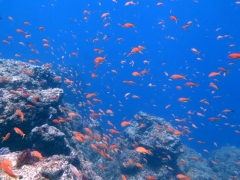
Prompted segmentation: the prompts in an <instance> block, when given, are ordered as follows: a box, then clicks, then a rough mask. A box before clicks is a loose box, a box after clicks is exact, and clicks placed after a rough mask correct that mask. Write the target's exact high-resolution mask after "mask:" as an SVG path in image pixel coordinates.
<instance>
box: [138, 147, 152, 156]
mask: <svg viewBox="0 0 240 180" xmlns="http://www.w3.org/2000/svg"><path fill="white" fill-rule="evenodd" d="M135 151H137V152H140V153H143V154H149V155H152V152H151V151H150V150H147V149H145V148H144V147H140V146H139V147H137V148H136V149H135Z"/></svg>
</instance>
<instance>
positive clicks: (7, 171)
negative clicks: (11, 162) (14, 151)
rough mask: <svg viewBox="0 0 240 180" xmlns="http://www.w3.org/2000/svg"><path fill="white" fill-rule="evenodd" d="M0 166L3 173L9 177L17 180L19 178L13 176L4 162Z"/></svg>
mask: <svg viewBox="0 0 240 180" xmlns="http://www.w3.org/2000/svg"><path fill="white" fill-rule="evenodd" d="M0 164H1V167H2V170H3V171H4V172H5V173H7V174H8V175H9V176H10V177H13V178H19V176H18V175H16V174H14V173H13V172H12V170H11V169H10V168H9V167H8V165H7V164H6V163H5V162H1V163H0Z"/></svg>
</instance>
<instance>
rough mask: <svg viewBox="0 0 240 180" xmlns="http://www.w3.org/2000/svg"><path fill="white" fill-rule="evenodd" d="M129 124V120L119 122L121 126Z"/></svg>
mask: <svg viewBox="0 0 240 180" xmlns="http://www.w3.org/2000/svg"><path fill="white" fill-rule="evenodd" d="M130 124H131V122H128V121H123V122H122V123H121V126H122V127H125V126H127V125H130Z"/></svg>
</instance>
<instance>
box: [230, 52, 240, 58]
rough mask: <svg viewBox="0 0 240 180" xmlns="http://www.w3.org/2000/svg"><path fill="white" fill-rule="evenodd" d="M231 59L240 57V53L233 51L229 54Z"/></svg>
mask: <svg viewBox="0 0 240 180" xmlns="http://www.w3.org/2000/svg"><path fill="white" fill-rule="evenodd" d="M228 57H229V58H231V59H240V53H232V54H229V55H228Z"/></svg>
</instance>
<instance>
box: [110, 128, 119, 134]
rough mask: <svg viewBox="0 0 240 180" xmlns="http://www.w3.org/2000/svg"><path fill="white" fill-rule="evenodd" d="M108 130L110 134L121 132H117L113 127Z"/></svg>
mask: <svg viewBox="0 0 240 180" xmlns="http://www.w3.org/2000/svg"><path fill="white" fill-rule="evenodd" d="M109 132H110V133H112V134H121V133H120V132H118V131H117V130H115V129H109Z"/></svg>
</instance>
